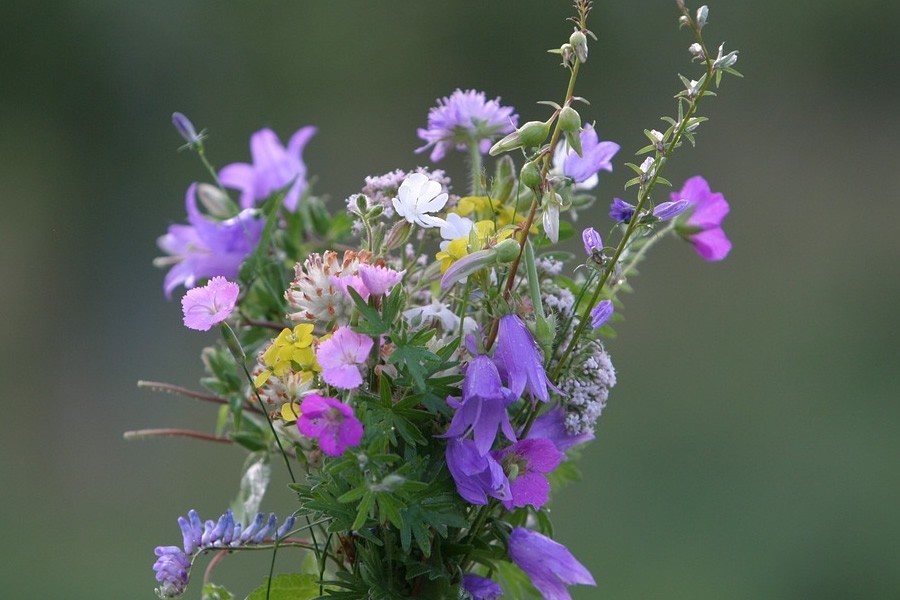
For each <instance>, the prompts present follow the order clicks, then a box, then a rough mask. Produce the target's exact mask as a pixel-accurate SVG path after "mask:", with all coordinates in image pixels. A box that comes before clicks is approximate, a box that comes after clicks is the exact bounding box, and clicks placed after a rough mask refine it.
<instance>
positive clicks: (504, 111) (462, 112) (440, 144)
mask: <svg viewBox="0 0 900 600" xmlns="http://www.w3.org/2000/svg"><path fill="white" fill-rule="evenodd" d="M514 110H515V109H513V108H512V107H509V106H501V105H500V98H495V99H494V100H488V99H487V98H486V96H485V94H484V92H476V91H475V90H466V91H465V92H463V91H462V90H456V91H455V92H453V93H452V94H450V96H448V97H445V98H441V99H439V100H438V101H437V106H435V107H434V108H432V109H431V110H429V111H428V127H427V128H425V129H419V130H418V136H419V138H420V139H422V140H423V141H425V142H426V144H425V145H424V146H422V147H421V148H418V149H417V150H416V153H417V154H418V153H421V152H424V151H425V150H427V149H428V148H432V151H431V161H432V162H438V161H439V160H441V159H442V158H444V156H445V155H446V153H447V150H451V149H453V148H456V149H457V150H460V151H465V150H466V149H467V148H468V145H469V144H478V150H479V151H480V152H481V153H482V154H485V153H486V152H487V151H488V150H489V149H490V147H491V141H492V140H493V139H494V138H498V137H500V136H502V135H506V134H507V133H510V132H512V131H513V129H515V128H516V125H517V124H518V122H519V116H518V115H516V114H515V113H514V112H513V111H514Z"/></svg>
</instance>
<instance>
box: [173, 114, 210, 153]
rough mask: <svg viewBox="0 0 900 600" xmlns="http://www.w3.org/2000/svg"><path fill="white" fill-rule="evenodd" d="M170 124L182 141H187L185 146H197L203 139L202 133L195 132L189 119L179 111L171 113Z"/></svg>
mask: <svg viewBox="0 0 900 600" xmlns="http://www.w3.org/2000/svg"><path fill="white" fill-rule="evenodd" d="M172 125H173V126H174V127H175V131H177V132H178V135H180V136H181V137H182V138H184V141H186V142H187V146H186V147H191V146H197V145H199V144H200V142H202V141H203V134H202V133H197V130H196V129H194V124H193V123H191V120H190V119H188V118H187V117H186V116H184V115H183V114H181V113H180V112H175V113H172Z"/></svg>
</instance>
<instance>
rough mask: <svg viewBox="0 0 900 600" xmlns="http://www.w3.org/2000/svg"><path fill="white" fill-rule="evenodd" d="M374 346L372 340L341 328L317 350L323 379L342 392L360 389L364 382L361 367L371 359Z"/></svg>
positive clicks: (346, 328) (347, 328) (348, 329)
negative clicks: (370, 353)
mask: <svg viewBox="0 0 900 600" xmlns="http://www.w3.org/2000/svg"><path fill="white" fill-rule="evenodd" d="M373 344H374V342H373V341H372V338H370V337H368V336H365V335H362V334H361V333H356V332H355V331H353V330H352V329H350V328H349V327H339V328H338V329H337V331H335V332H334V335H332V336H331V337H330V338H328V339H327V340H325V341H324V342H322V343H321V344H319V347H318V349H316V359H317V360H318V361H319V365H320V366H321V367H322V379H324V380H325V382H326V383H328V384H329V385H333V386H334V387H336V388H339V389H342V390H352V389H354V388H358V387H359V386H360V385H362V381H363V380H362V375H360V372H359V367H360V365H364V364H365V363H366V361H367V360H368V359H369V352H371V351H372V345H373Z"/></svg>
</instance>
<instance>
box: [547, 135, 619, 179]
mask: <svg viewBox="0 0 900 600" xmlns="http://www.w3.org/2000/svg"><path fill="white" fill-rule="evenodd" d="M580 136H581V154H582V155H581V156H578V153H577V152H575V150H571V149H570V150H569V151H568V152H566V147H565V145H563V144H560V145H559V146H557V152H556V155H555V156H554V163H555V167H556V169H557V170H560V169H561V170H562V173H563V175H565V176H566V177H570V178H571V179H572V180H573V181H574V182H575V183H576V185H577V187H579V188H581V189H587V190H589V189H593V188H595V187H597V183H598V182H599V177H598V175H597V174H598V173H599V172H600V171H612V170H613V165H612V158H613V157H614V156H615V155H616V153H617V152H618V151H619V148H620V146H619V144H616V143H615V142H601V141H600V138H598V137H597V132H596V130H594V126H593V125H586V126H585V127H584V129H582V130H581V134H580Z"/></svg>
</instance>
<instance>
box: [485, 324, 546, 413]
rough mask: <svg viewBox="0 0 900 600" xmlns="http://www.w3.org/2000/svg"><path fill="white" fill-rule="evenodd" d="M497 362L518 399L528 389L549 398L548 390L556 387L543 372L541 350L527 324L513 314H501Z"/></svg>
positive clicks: (496, 352) (540, 396)
mask: <svg viewBox="0 0 900 600" xmlns="http://www.w3.org/2000/svg"><path fill="white" fill-rule="evenodd" d="M494 362H496V363H497V367H498V368H499V369H500V372H501V374H502V375H504V376H505V377H506V380H507V386H508V387H509V389H510V390H512V393H513V394H514V395H515V396H516V397H517V398H518V397H520V396H521V395H522V394H523V393H524V392H528V393H529V394H530V395H531V397H532V398H537V399H538V400H540V401H541V402H547V401H548V400H550V391H549V390H550V389H555V388H554V387H553V384H552V383H550V380H549V379H548V378H547V373H546V372H545V371H544V360H543V358H541V353H540V350H538V346H537V344H536V343H535V341H534V338H533V337H531V333H530V332H529V331H528V328H527V327H526V326H525V323H523V322H522V319H520V318H519V317H517V316H516V315H514V314H509V315H505V316H503V317H500V326H499V331H498V332H497V350H496V351H495V352H494Z"/></svg>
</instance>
